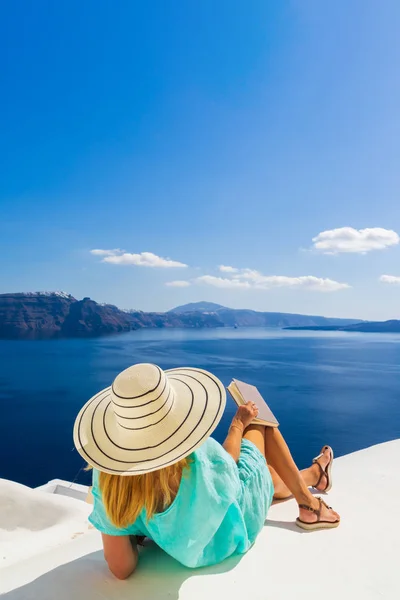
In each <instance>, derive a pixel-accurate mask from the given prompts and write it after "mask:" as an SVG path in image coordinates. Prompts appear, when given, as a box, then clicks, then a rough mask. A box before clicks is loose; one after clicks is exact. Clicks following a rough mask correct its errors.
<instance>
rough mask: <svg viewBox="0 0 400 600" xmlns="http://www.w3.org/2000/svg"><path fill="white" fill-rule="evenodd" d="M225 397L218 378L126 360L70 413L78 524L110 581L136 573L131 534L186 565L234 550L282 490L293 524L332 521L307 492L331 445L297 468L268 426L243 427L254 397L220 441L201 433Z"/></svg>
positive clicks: (213, 560)
mask: <svg viewBox="0 0 400 600" xmlns="http://www.w3.org/2000/svg"><path fill="white" fill-rule="evenodd" d="M225 402H226V393H225V389H224V387H223V385H222V383H221V382H220V381H219V380H218V379H217V378H216V377H214V375H212V374H211V373H208V372H207V371H203V370H201V369H193V368H180V369H171V370H169V371H165V372H164V371H162V370H161V369H160V368H159V367H157V366H155V365H151V364H137V365H134V366H132V367H130V368H129V369H126V370H125V371H123V372H122V373H120V374H119V375H118V376H117V378H116V379H115V381H114V382H113V384H112V386H111V387H109V388H107V389H105V390H103V391H101V392H99V393H98V394H96V396H94V397H93V398H91V400H89V402H87V403H86V404H85V406H84V407H83V408H82V410H81V411H80V413H79V415H78V417H77V419H76V422H75V427H74V442H75V446H76V448H77V450H78V452H79V453H80V454H81V455H82V456H83V458H84V459H85V460H86V461H87V462H88V464H89V465H90V466H92V467H93V490H92V492H93V497H94V507H93V512H92V514H91V516H90V517H89V520H90V521H91V523H92V524H93V525H94V526H95V527H96V528H97V529H98V530H99V531H100V532H101V533H102V538H103V545H104V556H105V559H106V561H107V563H108V566H109V568H110V570H111V571H112V573H113V574H114V575H115V576H116V577H118V578H119V579H125V578H127V577H129V575H131V574H132V573H133V571H134V570H135V568H136V564H137V561H138V552H137V539H138V538H139V539H140V537H142V536H147V537H150V538H151V539H153V540H154V541H155V542H156V543H157V544H158V545H159V546H160V547H161V548H163V549H164V550H165V552H167V553H168V554H170V555H171V556H173V557H174V558H175V559H176V560H178V561H180V562H181V563H182V564H183V565H185V566H187V567H201V566H205V565H212V564H217V563H219V562H221V561H222V560H224V559H225V558H227V557H228V556H231V555H233V554H243V553H245V552H246V551H247V550H248V549H249V548H250V547H251V545H252V544H253V543H254V541H255V539H256V537H257V535H258V534H259V532H260V531H261V529H262V527H263V526H264V521H265V518H266V515H267V512H268V509H269V507H270V505H271V503H272V500H273V499H274V498H275V499H283V498H287V497H289V496H290V495H291V494H293V496H294V497H295V498H296V500H297V503H298V505H299V511H300V515H299V518H298V519H297V521H296V522H297V524H298V525H299V526H300V527H303V528H305V529H320V528H322V527H336V526H337V525H339V520H340V519H339V515H338V514H337V513H336V512H334V511H333V510H332V509H330V508H329V507H327V505H326V504H325V503H324V502H323V501H322V500H320V499H316V498H314V496H313V495H312V494H311V493H310V491H309V489H308V486H314V487H316V488H317V489H318V490H320V491H328V490H329V489H330V487H331V466H332V460H333V453H332V450H331V448H329V446H325V447H324V448H323V451H322V453H321V454H320V456H319V457H318V458H317V459H315V462H314V463H313V465H312V466H311V467H310V468H309V469H306V470H305V471H303V472H302V473H300V472H299V471H298V469H297V467H296V465H295V463H294V461H293V459H292V457H291V455H290V452H289V449H288V447H287V445H286V443H285V441H284V439H283V437H282V435H281V434H280V432H279V431H278V429H276V428H269V427H264V426H259V425H252V421H253V419H254V418H255V417H256V416H257V407H256V406H255V405H254V404H247V405H246V406H241V407H240V408H239V410H238V411H237V413H236V415H235V417H234V419H233V421H232V424H231V426H230V428H229V433H228V436H227V438H226V440H225V442H224V444H223V446H221V445H220V444H218V443H217V442H216V441H215V440H214V439H212V438H211V437H210V435H211V433H212V432H213V431H214V429H215V428H216V426H217V425H218V423H219V421H220V419H221V417H222V415H223V412H224V408H225Z"/></svg>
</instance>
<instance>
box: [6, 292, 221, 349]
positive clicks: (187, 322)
mask: <svg viewBox="0 0 400 600" xmlns="http://www.w3.org/2000/svg"><path fill="white" fill-rule="evenodd" d="M143 327H151V328H155V327H185V328H204V327H223V323H222V321H221V320H220V319H219V318H218V317H217V316H216V315H215V314H209V315H208V314H202V313H199V312H197V313H188V314H182V315H179V314H174V313H145V312H141V311H129V312H128V311H123V310H120V309H119V308H117V307H116V306H113V305H111V304H98V303H97V302H95V301H94V300H91V299H90V298H84V299H83V300H77V299H76V298H74V297H73V296H71V295H69V294H65V293H63V292H35V293H27V294H20V293H18V294H0V339H49V338H57V337H88V336H99V335H107V334H111V333H121V332H124V331H130V330H132V329H140V328H143Z"/></svg>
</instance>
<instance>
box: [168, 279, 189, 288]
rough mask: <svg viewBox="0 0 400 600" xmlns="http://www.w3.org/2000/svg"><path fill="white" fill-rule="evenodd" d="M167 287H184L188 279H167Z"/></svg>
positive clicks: (186, 285) (187, 284)
mask: <svg viewBox="0 0 400 600" xmlns="http://www.w3.org/2000/svg"><path fill="white" fill-rule="evenodd" d="M165 285H166V286H168V287H177V288H184V287H189V285H191V284H190V281H183V280H182V281H181V280H179V281H167V283H166V284H165Z"/></svg>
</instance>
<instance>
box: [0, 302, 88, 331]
mask: <svg viewBox="0 0 400 600" xmlns="http://www.w3.org/2000/svg"><path fill="white" fill-rule="evenodd" d="M75 302H76V299H75V298H74V297H73V296H71V295H69V294H65V293H63V292H36V293H27V294H0V338H2V339H19V338H42V337H43V338H48V337H53V336H55V335H57V334H61V330H62V327H63V324H64V321H65V318H66V317H67V315H68V314H69V311H70V308H71V305H72V304H73V303H75Z"/></svg>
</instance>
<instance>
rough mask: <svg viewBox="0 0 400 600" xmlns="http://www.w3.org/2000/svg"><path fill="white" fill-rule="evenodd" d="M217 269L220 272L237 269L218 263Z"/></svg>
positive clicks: (235, 271) (233, 271)
mask: <svg viewBox="0 0 400 600" xmlns="http://www.w3.org/2000/svg"><path fill="white" fill-rule="evenodd" d="M218 269H219V270H220V271H221V272H222V273H237V272H238V270H239V269H236V268H235V267H228V266H226V265H219V267H218Z"/></svg>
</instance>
